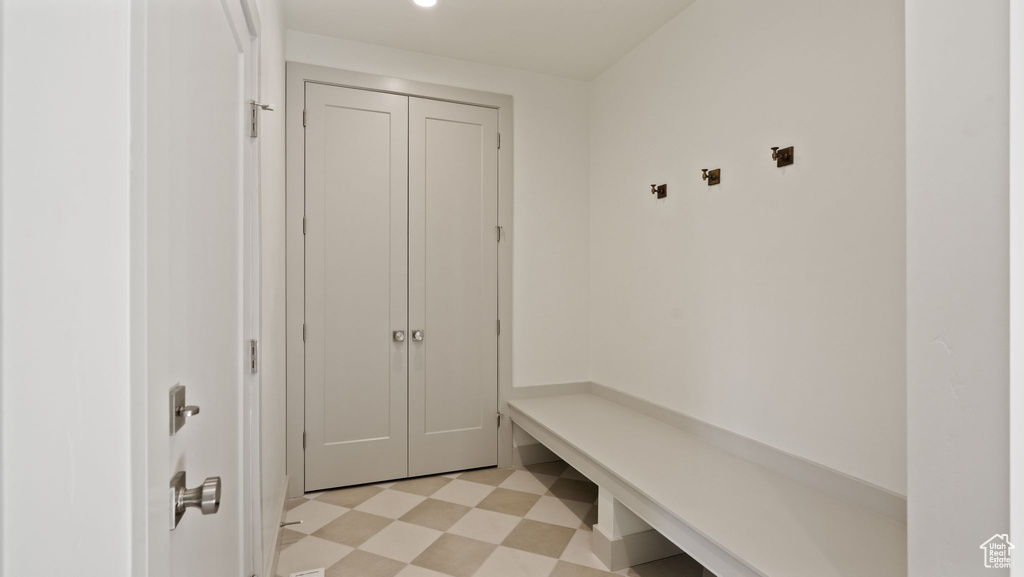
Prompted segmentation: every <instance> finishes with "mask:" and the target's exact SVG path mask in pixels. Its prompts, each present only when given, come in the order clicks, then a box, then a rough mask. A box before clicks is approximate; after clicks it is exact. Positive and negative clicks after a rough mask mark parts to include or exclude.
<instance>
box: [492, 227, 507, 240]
mask: <svg viewBox="0 0 1024 577" xmlns="http://www.w3.org/2000/svg"><path fill="white" fill-rule="evenodd" d="M494 232H495V234H496V235H497V237H498V242H501V233H503V232H505V227H503V226H501V225H498V226H496V227H494Z"/></svg>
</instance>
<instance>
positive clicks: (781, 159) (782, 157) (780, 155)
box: [772, 146, 793, 168]
mask: <svg viewBox="0 0 1024 577" xmlns="http://www.w3.org/2000/svg"><path fill="white" fill-rule="evenodd" d="M772 160H774V161H775V166H777V167H779V168H782V167H783V166H789V165H790V164H793V147H792V146H788V147H786V148H782V149H780V148H779V147H778V146H773V147H772Z"/></svg>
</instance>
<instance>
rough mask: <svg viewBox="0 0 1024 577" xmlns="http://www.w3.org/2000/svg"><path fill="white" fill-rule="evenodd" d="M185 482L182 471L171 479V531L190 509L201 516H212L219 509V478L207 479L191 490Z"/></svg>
mask: <svg viewBox="0 0 1024 577" xmlns="http://www.w3.org/2000/svg"><path fill="white" fill-rule="evenodd" d="M185 482H186V481H185V472H184V471H178V472H177V473H175V475H174V477H173V478H172V479H171V513H172V520H171V529H174V528H175V527H177V526H178V522H180V521H181V518H182V517H183V516H184V515H185V511H186V510H188V508H190V507H192V508H196V509H199V511H200V512H201V513H202V514H203V515H213V514H214V513H216V512H217V511H218V510H219V509H220V477H207V478H206V480H205V481H203V484H202V485H199V486H198V487H195V488H192V489H189V488H188V487H187V486H186V485H185Z"/></svg>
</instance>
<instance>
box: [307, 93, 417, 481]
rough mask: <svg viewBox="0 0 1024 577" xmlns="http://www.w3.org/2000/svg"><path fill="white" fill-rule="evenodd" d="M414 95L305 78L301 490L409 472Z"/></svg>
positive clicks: (403, 474) (372, 479) (383, 478)
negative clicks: (399, 337)
mask: <svg viewBox="0 0 1024 577" xmlns="http://www.w3.org/2000/svg"><path fill="white" fill-rule="evenodd" d="M407 126H408V99H407V98H406V97H402V96H397V95H392V94H383V93H377V92H369V91H363V90H354V89H348V88H340V87H335V86H326V85H321V84H314V83H308V84H307V85H306V206H305V209H306V235H305V242H306V295H305V296H306V314H305V322H306V337H305V339H306V343H305V344H306V361H305V362H306V490H307V491H311V490H318V489H324V488H329V487H339V486H344V485H352V484H358V483H368V482H373V481H381V480H385V479H393V478H398V477H405V476H407V474H408V469H407V463H408V461H407V454H408V434H407V394H408V389H407V382H408V381H407V350H408V347H407V344H406V343H404V342H396V341H395V340H394V339H393V338H392V332H393V331H396V330H401V331H405V330H407V301H408V295H407V287H408V277H407V262H408V259H407V234H408V229H407V220H408V212H407V209H408V172H407V170H408V132H407Z"/></svg>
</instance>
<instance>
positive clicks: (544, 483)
mask: <svg viewBox="0 0 1024 577" xmlns="http://www.w3.org/2000/svg"><path fill="white" fill-rule="evenodd" d="M557 480H558V477H553V476H551V475H542V474H539V473H536V474H535V473H531V472H529V471H523V470H519V471H516V472H515V473H512V475H511V476H510V477H509V478H508V479H505V481H504V482H502V483H501V485H498V486H499V487H501V488H502V489H511V490H513V491H522V492H524V493H533V494H534V495H543V494H544V493H547V492H548V489H550V488H551V485H554V484H555V481H557Z"/></svg>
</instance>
